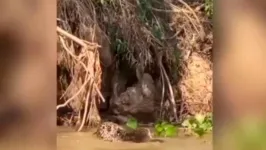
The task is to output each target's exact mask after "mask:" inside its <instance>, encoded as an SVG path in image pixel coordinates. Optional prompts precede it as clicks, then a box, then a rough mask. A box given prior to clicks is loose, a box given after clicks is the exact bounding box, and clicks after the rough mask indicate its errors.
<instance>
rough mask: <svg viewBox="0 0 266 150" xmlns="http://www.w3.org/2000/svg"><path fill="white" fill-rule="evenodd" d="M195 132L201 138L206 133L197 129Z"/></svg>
mask: <svg viewBox="0 0 266 150" xmlns="http://www.w3.org/2000/svg"><path fill="white" fill-rule="evenodd" d="M193 131H194V132H195V133H196V134H197V135H198V136H199V137H202V136H203V135H204V134H205V133H206V131H205V130H203V129H202V128H196V129H193Z"/></svg>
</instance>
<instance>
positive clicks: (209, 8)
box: [205, 0, 213, 18]
mask: <svg viewBox="0 0 266 150" xmlns="http://www.w3.org/2000/svg"><path fill="white" fill-rule="evenodd" d="M205 12H206V13H207V15H208V16H209V17H210V18H212V15H213V0H205Z"/></svg>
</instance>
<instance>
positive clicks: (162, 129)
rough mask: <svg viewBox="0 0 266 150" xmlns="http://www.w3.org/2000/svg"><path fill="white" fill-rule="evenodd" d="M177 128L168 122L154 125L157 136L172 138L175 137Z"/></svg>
mask: <svg viewBox="0 0 266 150" xmlns="http://www.w3.org/2000/svg"><path fill="white" fill-rule="evenodd" d="M177 131H178V130H177V127H176V126H174V125H172V124H170V123H168V122H165V121H163V122H158V123H156V125H155V132H156V135H157V136H161V137H173V136H176V135H177Z"/></svg>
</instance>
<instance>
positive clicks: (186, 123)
mask: <svg viewBox="0 0 266 150" xmlns="http://www.w3.org/2000/svg"><path fill="white" fill-rule="evenodd" d="M181 125H182V126H183V127H188V126H189V125H190V122H189V119H186V120H185V121H183V122H182V124H181Z"/></svg>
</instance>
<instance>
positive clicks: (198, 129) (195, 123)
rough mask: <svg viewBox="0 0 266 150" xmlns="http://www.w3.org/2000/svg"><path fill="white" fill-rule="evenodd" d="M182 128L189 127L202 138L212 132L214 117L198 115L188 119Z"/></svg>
mask: <svg viewBox="0 0 266 150" xmlns="http://www.w3.org/2000/svg"><path fill="white" fill-rule="evenodd" d="M182 126H184V127H187V128H188V129H189V130H191V131H192V132H193V133H195V134H197V135H198V136H199V137H202V136H203V135H204V134H206V133H208V132H210V131H212V126H213V123H212V115H211V114H209V115H202V114H196V115H195V116H194V117H189V118H188V119H186V120H185V121H184V122H183V123H182Z"/></svg>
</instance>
